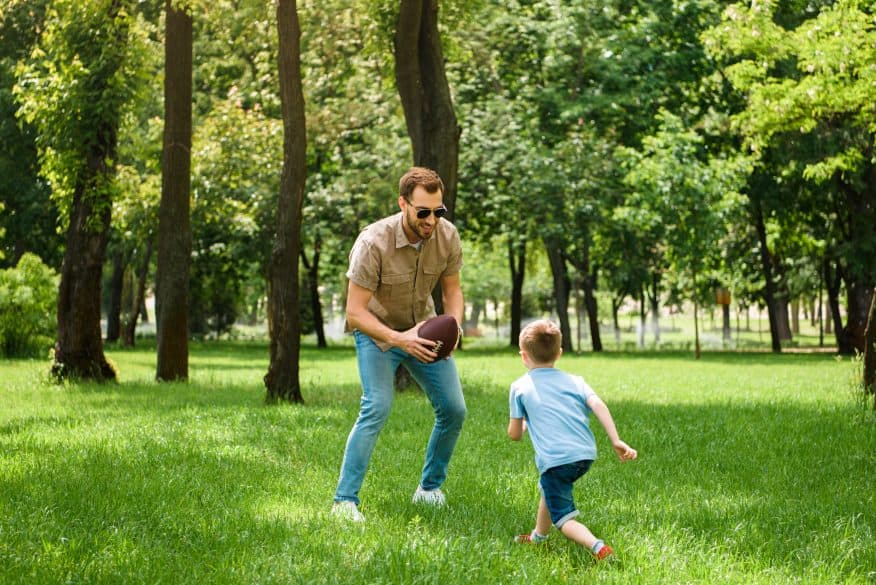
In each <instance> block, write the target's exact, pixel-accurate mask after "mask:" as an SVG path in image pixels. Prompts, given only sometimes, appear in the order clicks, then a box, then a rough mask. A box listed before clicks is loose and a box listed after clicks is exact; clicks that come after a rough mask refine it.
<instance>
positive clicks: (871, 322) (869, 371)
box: [864, 295, 876, 409]
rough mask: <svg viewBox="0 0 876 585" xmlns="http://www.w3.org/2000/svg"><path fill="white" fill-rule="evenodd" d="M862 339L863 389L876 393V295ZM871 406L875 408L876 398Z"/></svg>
mask: <svg viewBox="0 0 876 585" xmlns="http://www.w3.org/2000/svg"><path fill="white" fill-rule="evenodd" d="M864 340H865V343H866V345H865V347H864V391H865V392H869V393H870V394H874V395H876V295H873V299H872V300H871V301H870V311H869V315H868V316H867V329H866V333H865V335H864ZM873 408H874V409H876V399H874V403H873Z"/></svg>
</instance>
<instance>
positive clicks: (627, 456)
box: [611, 439, 639, 461]
mask: <svg viewBox="0 0 876 585" xmlns="http://www.w3.org/2000/svg"><path fill="white" fill-rule="evenodd" d="M611 448H612V449H614V452H615V453H617V456H618V458H619V459H620V460H621V461H632V460H634V459H636V458H637V457H638V456H639V454H638V453H637V452H636V450H635V449H633V448H632V447H630V446H629V445H627V444H626V443H624V442H623V441H621V440H620V439H618V440H617V441H614V442H612V444H611Z"/></svg>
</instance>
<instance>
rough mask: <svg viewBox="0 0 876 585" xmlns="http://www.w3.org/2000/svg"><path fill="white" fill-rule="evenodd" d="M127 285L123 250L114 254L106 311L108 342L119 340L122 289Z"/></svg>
mask: <svg viewBox="0 0 876 585" xmlns="http://www.w3.org/2000/svg"><path fill="white" fill-rule="evenodd" d="M124 285H125V255H124V254H123V253H122V251H121V250H117V251H116V252H115V253H114V254H113V272H112V276H111V277H110V283H109V307H107V311H106V341H107V343H113V342H116V341H118V340H119V336H120V334H121V322H122V289H123V288H124Z"/></svg>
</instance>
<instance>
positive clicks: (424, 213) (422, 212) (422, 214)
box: [417, 205, 447, 219]
mask: <svg viewBox="0 0 876 585" xmlns="http://www.w3.org/2000/svg"><path fill="white" fill-rule="evenodd" d="M430 213H434V214H435V217H436V218H437V219H441V218H442V217H444V216H445V215H447V208H446V207H444V206H443V205H442V206H441V207H436V208H435V209H429V208H428V207H418V208H417V219H426V218H427V217H429V214H430Z"/></svg>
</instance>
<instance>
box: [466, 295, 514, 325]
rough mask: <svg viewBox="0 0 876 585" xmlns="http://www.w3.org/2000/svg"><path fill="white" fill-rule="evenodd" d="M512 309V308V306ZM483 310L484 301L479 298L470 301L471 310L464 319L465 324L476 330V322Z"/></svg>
mask: <svg viewBox="0 0 876 585" xmlns="http://www.w3.org/2000/svg"><path fill="white" fill-rule="evenodd" d="M512 310H513V308H512ZM483 312H484V303H482V302H481V301H479V300H475V301H472V303H471V312H470V313H469V314H468V320H467V321H466V323H465V324H466V325H467V326H468V327H470V328H471V329H472V330H476V329H477V328H478V323H479V321H480V318H481V313H483Z"/></svg>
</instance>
